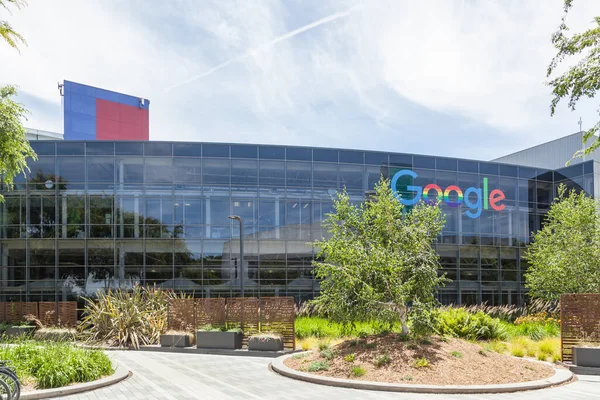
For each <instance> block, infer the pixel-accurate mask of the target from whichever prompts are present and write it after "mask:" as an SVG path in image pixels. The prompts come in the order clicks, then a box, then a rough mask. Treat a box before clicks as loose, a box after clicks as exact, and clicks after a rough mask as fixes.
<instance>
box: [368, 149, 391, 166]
mask: <svg viewBox="0 0 600 400" xmlns="http://www.w3.org/2000/svg"><path fill="white" fill-rule="evenodd" d="M388 162H389V160H388V155H387V153H375V152H372V151H367V152H365V164H371V165H387V164H388Z"/></svg>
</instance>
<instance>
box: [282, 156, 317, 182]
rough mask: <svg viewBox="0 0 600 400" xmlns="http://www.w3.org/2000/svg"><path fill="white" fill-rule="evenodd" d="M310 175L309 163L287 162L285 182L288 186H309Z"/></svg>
mask: <svg viewBox="0 0 600 400" xmlns="http://www.w3.org/2000/svg"><path fill="white" fill-rule="evenodd" d="M311 176H312V173H311V164H310V163H302V162H288V163H287V171H286V182H287V186H288V187H290V186H293V187H311V184H312V182H311Z"/></svg>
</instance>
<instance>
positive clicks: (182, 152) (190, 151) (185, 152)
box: [173, 143, 202, 158]
mask: <svg viewBox="0 0 600 400" xmlns="http://www.w3.org/2000/svg"><path fill="white" fill-rule="evenodd" d="M173 155H174V156H175V157H198V158H199V157H200V156H201V155H202V145H201V144H200V143H173Z"/></svg>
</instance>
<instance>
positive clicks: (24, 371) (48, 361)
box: [0, 341, 114, 389]
mask: <svg viewBox="0 0 600 400" xmlns="http://www.w3.org/2000/svg"><path fill="white" fill-rule="evenodd" d="M0 360H9V361H10V362H11V363H12V366H13V367H15V369H16V371H17V375H18V376H19V379H20V380H22V381H25V382H31V381H33V382H32V383H33V384H34V386H35V387H36V388H37V389H49V388H57V387H62V386H66V385H69V384H71V383H76V382H89V381H94V380H97V379H100V378H101V377H103V376H107V375H111V374H112V373H113V372H114V370H113V368H112V365H111V362H110V359H109V358H108V356H107V355H106V354H104V352H102V351H100V350H88V349H82V348H78V347H75V346H74V345H72V344H70V343H59V342H36V341H23V342H21V343H18V344H16V345H14V346H7V345H6V344H0Z"/></svg>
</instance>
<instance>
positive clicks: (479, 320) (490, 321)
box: [436, 308, 506, 340]
mask: <svg viewBox="0 0 600 400" xmlns="http://www.w3.org/2000/svg"><path fill="white" fill-rule="evenodd" d="M436 331H437V332H438V333H439V334H440V335H449V336H454V337H460V338H465V339H469V340H480V339H484V340H489V339H503V338H505V337H506V334H505V332H504V329H503V328H502V325H501V324H500V320H498V319H496V318H492V317H490V316H489V315H487V314H485V313H484V312H482V311H478V312H476V313H474V314H472V313H470V312H468V311H467V310H465V309H464V308H448V309H446V310H443V311H441V312H440V313H439V314H438V316H437V320H436Z"/></svg>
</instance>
